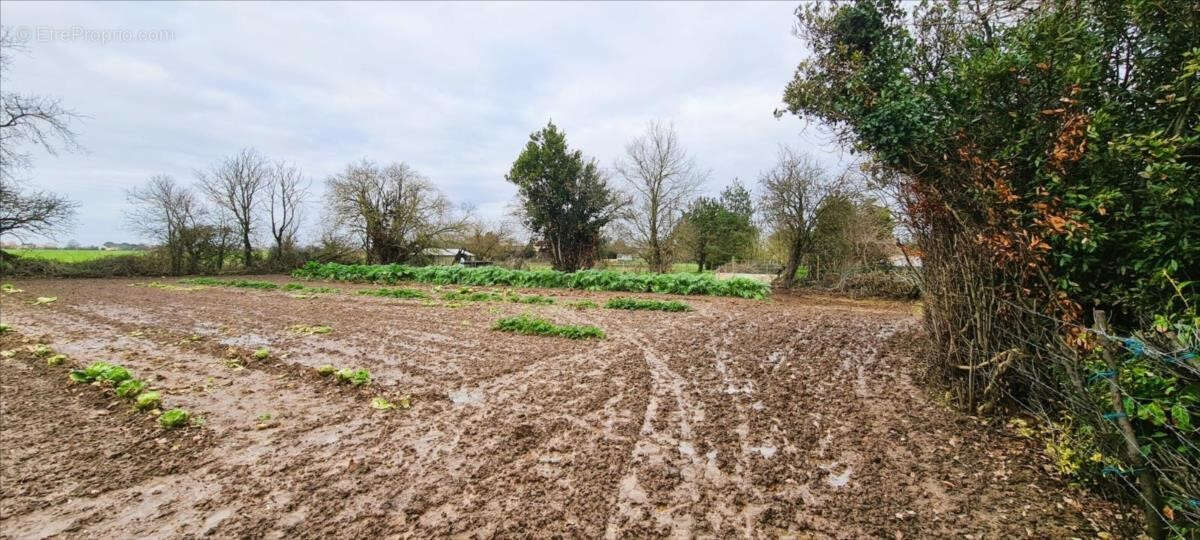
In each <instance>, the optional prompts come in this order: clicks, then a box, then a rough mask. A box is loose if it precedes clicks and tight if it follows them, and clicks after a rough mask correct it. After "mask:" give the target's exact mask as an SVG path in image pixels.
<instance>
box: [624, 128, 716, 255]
mask: <svg viewBox="0 0 1200 540" xmlns="http://www.w3.org/2000/svg"><path fill="white" fill-rule="evenodd" d="M614 168H615V169H616V171H617V174H619V175H620V176H621V177H622V178H624V179H625V183H626V184H628V185H629V189H630V190H631V192H632V193H631V195H632V198H633V204H631V205H630V206H629V207H628V208H627V210H626V212H625V216H624V217H625V219H624V221H625V223H626V224H627V226H628V227H629V229H630V231H631V232H632V233H633V235H634V236H635V239H636V240H637V241H638V243H640V244H641V245H642V250H643V252H644V254H645V255H644V256H645V258H646V263H647V264H648V265H649V266H650V269H651V270H654V271H656V272H665V271H667V270H669V269H670V267H671V263H672V260H673V257H674V253H673V252H674V249H673V244H674V240H675V232H676V229H678V227H679V224H680V222H681V221H682V217H683V212H684V210H686V208H687V204H688V202H689V200H690V199H691V198H692V196H694V195H695V194H696V192H697V191H698V190H699V188H700V185H701V184H702V183H704V180H705V179H707V177H708V172H707V171H701V170H699V168H698V167H697V166H696V163H695V161H694V160H693V159H692V158H691V156H689V155H688V153H687V151H686V150H684V148H683V146H682V145H681V144H680V143H679V137H678V135H677V134H676V133H675V128H674V126H671V125H670V124H665V125H664V124H662V123H660V122H651V123H650V125H649V126H648V127H647V128H646V133H645V134H643V135H642V136H640V137H638V138H636V139H634V140H633V141H632V142H630V143H629V144H628V145H627V146H626V147H625V156H624V158H622V159H619V160H618V161H617V163H616V165H615V167H614Z"/></svg>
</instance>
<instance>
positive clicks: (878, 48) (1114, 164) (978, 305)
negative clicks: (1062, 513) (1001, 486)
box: [784, 0, 1200, 537]
mask: <svg viewBox="0 0 1200 540" xmlns="http://www.w3.org/2000/svg"><path fill="white" fill-rule="evenodd" d="M1197 14H1198V12H1197V10H1196V3H1195V2H1194V1H1190V0H1162V1H1155V2H1149V1H1145V0H1114V1H1110V2H1044V3H1032V4H1025V5H1021V6H1020V7H1018V6H1017V5H1015V4H1014V5H1011V6H1010V5H1007V4H1005V3H1003V2H999V1H996V2H988V1H985V2H982V3H980V4H979V5H978V6H974V7H972V8H970V9H967V6H965V5H961V4H960V3H958V2H949V3H941V2H930V3H920V4H901V3H900V2H897V1H890V0H857V1H853V2H832V3H823V4H811V5H808V6H806V7H803V8H801V9H800V10H799V11H798V15H799V17H800V24H799V25H798V27H797V30H798V32H797V33H798V34H799V35H800V36H801V37H803V38H804V39H805V40H806V45H807V47H808V48H809V50H811V51H812V54H811V55H810V56H809V57H808V58H807V59H805V60H804V61H802V62H801V63H800V65H799V67H798V69H797V70H796V75H795V78H794V80H793V81H792V82H791V83H790V84H789V85H788V87H787V89H786V91H785V95H784V100H785V102H786V103H787V105H788V109H789V110H790V111H791V112H793V113H795V114H798V115H802V116H806V117H809V118H813V119H817V120H820V121H822V122H824V123H825V124H827V125H830V126H832V127H833V128H834V129H835V130H836V131H837V133H838V134H839V135H841V137H842V139H843V141H845V142H848V143H853V144H854V145H855V146H856V148H857V149H858V150H861V151H864V152H867V153H869V154H870V155H871V156H872V157H873V158H874V159H875V160H876V161H877V163H876V166H877V170H876V172H877V173H878V174H876V178H877V179H882V180H884V181H886V182H889V183H891V184H892V185H893V186H894V187H900V188H902V190H901V192H902V193H903V196H904V200H903V201H902V202H904V204H905V205H906V206H907V208H906V210H908V212H907V213H908V215H909V216H911V217H912V218H913V219H914V223H913V224H912V225H913V226H912V227H910V229H911V230H912V231H913V232H914V235H915V239H916V240H917V242H918V244H919V247H920V248H921V250H922V251H923V268H922V272H921V276H922V280H923V281H922V284H923V287H924V289H925V291H924V292H925V298H926V304H925V306H924V308H925V313H926V323H927V324H926V326H927V328H928V329H929V330H930V334H931V338H932V339H931V344H932V345H933V348H934V350H933V351H931V353H930V355H929V357H930V358H932V359H936V360H935V361H936V362H937V363H936V364H935V365H936V367H937V368H938V369H939V370H940V371H941V373H942V376H943V377H944V378H945V379H947V380H948V381H950V382H952V383H955V384H954V386H953V388H955V389H958V390H959V391H960V392H961V395H963V396H965V398H964V399H963V401H964V402H965V404H967V405H968V406H970V407H972V408H974V406H975V405H977V404H978V403H977V400H978V399H979V396H978V395H977V394H976V393H975V392H976V391H977V386H976V385H978V383H979V381H980V380H989V379H990V380H991V381H992V383H991V384H989V386H993V385H994V386H995V387H1002V388H1005V390H1004V392H1005V393H1006V394H1007V395H1008V396H1009V397H1012V398H1013V399H1016V400H1018V401H1022V402H1028V403H1022V404H1023V405H1025V406H1026V408H1028V409H1034V410H1040V411H1050V413H1051V414H1055V415H1058V414H1062V415H1069V417H1070V418H1072V419H1073V420H1072V423H1073V429H1076V430H1079V431H1086V432H1087V433H1088V434H1089V438H1090V439H1093V440H1095V441H1096V442H1097V444H1098V445H1099V446H1100V447H1101V449H1102V450H1103V453H1104V454H1105V456H1104V458H1105V459H1112V460H1118V461H1124V463H1122V467H1123V468H1124V470H1126V471H1130V470H1136V471H1138V473H1139V474H1138V475H1137V476H1138V478H1137V483H1138V484H1139V485H1140V486H1142V487H1146V486H1147V485H1150V484H1153V483H1154V482H1153V481H1146V480H1145V478H1146V476H1143V473H1144V474H1149V475H1151V476H1150V478H1151V479H1153V477H1154V476H1157V477H1158V481H1157V484H1158V486H1159V487H1160V488H1161V490H1162V493H1163V495H1164V497H1163V501H1161V503H1162V505H1165V506H1168V507H1170V508H1171V509H1173V510H1171V511H1170V512H1166V513H1171V514H1173V515H1174V518H1173V519H1172V520H1171V521H1170V522H1164V523H1163V525H1166V526H1168V527H1170V528H1171V529H1172V533H1174V534H1178V535H1181V536H1184V537H1187V536H1189V535H1194V534H1195V531H1196V530H1198V529H1197V527H1198V526H1200V510H1198V509H1197V508H1196V507H1195V506H1194V505H1193V501H1195V500H1200V496H1198V494H1197V493H1196V489H1197V487H1196V486H1200V475H1197V474H1196V471H1200V455H1198V454H1197V453H1196V450H1195V449H1196V448H1197V447H1198V446H1200V437H1198V436H1197V432H1196V431H1195V429H1194V426H1193V425H1192V419H1193V418H1195V417H1196V415H1197V414H1200V403H1198V401H1200V398H1198V396H1200V391H1198V390H1197V389H1198V388H1200V379H1197V375H1196V373H1197V371H1196V368H1195V364H1190V365H1188V364H1185V363H1183V362H1180V361H1179V360H1178V359H1173V357H1164V356H1162V355H1160V357H1159V358H1157V359H1154V360H1153V361H1149V360H1147V358H1145V357H1144V356H1142V355H1140V354H1138V353H1135V352H1133V351H1130V352H1129V354H1124V355H1123V356H1124V357H1123V358H1122V359H1120V360H1119V361H1115V362H1113V363H1111V364H1110V363H1109V362H1107V361H1106V360H1099V359H1096V358H1093V357H1094V356H1096V352H1095V351H1096V350H1097V348H1098V345H1097V343H1096V336H1095V335H1094V334H1092V335H1089V334H1088V333H1087V332H1085V331H1081V330H1083V329H1086V328H1088V327H1090V326H1092V325H1093V324H1094V323H1095V321H1093V320H1092V318H1093V316H1094V315H1093V314H1094V313H1095V311H1093V309H1096V308H1099V309H1103V310H1106V311H1107V312H1108V314H1109V315H1110V316H1111V323H1112V324H1111V327H1110V328H1109V329H1108V330H1107V332H1106V333H1108V334H1119V335H1139V336H1149V337H1147V339H1149V340H1152V341H1159V342H1161V343H1162V344H1163V345H1162V348H1163V350H1166V351H1172V350H1179V351H1187V352H1188V353H1190V354H1195V350H1196V344H1195V339H1196V335H1197V334H1196V327H1197V326H1200V317H1197V315H1196V309H1197V306H1200V287H1198V286H1197V281H1198V280H1200V160H1198V159H1197V156H1200V77H1198V75H1200V46H1198V43H1200V42H1198V41H1197V38H1196V36H1197V35H1200V17H1197ZM1151 321H1154V322H1153V323H1151ZM1151 327H1153V330H1148V329H1149V328H1151ZM1005 351H1015V352H1018V353H1020V354H1019V355H1018V356H1017V357H1016V359H1015V360H1012V361H1011V362H1010V361H1007V360H1006V361H1005V362H1003V363H1001V362H999V360H998V359H999V358H1002V356H998V354H1000V353H1002V352H1005ZM1114 354H1115V353H1114ZM992 361H996V365H997V366H1000V365H1003V367H1002V368H1001V367H996V368H995V370H994V371H992V368H991V367H984V368H983V369H984V371H982V372H981V371H977V370H975V369H971V370H961V369H958V368H957V367H956V366H962V365H969V366H976V365H978V366H988V364H989V363H990V362H992ZM1089 364H1090V365H1089ZM1113 366H1115V368H1114V367H1113ZM1114 372H1115V373H1114ZM1089 373H1109V374H1110V375H1106V377H1107V376H1113V377H1115V380H1116V381H1117V382H1118V389H1119V392H1118V393H1119V394H1120V395H1122V396H1124V397H1125V398H1127V400H1126V403H1125V404H1124V407H1122V408H1123V409H1125V410H1124V411H1123V412H1122V411H1115V413H1119V414H1121V415H1127V417H1128V418H1129V423H1130V425H1131V429H1132V431H1133V432H1134V434H1135V436H1136V437H1137V441H1136V442H1137V446H1140V447H1141V448H1140V450H1141V452H1140V455H1139V453H1138V452H1133V453H1132V455H1131V453H1128V452H1126V447H1125V443H1126V441H1125V435H1124V433H1123V432H1122V431H1121V430H1117V429H1115V426H1116V424H1117V422H1114V421H1110V420H1107V419H1103V416H1102V415H1103V414H1104V413H1114V411H1112V409H1113V408H1114V407H1113V405H1112V403H1111V402H1110V399H1111V392H1112V391H1113V390H1112V386H1110V385H1109V384H1107V381H1105V384H1091V385H1090V388H1089V389H1086V391H1085V389H1084V388H1083V384H1082V383H1081V379H1084V378H1085V377H1086V376H1087V375H1088V374H1089ZM1030 403H1031V404H1033V405H1032V406H1029V404H1030ZM1118 418H1120V417H1118ZM1051 420H1054V418H1051ZM1185 425H1186V426H1189V427H1190V428H1191V429H1187V428H1184V426H1185ZM1144 460H1149V461H1150V463H1149V464H1148V466H1147V464H1144V463H1143V461H1144ZM1094 480H1097V481H1099V480H1101V479H1094ZM1127 485H1129V483H1127ZM1151 495H1153V494H1151ZM1135 496H1136V497H1138V499H1139V500H1140V499H1141V498H1143V497H1145V492H1143V493H1139V494H1137V495H1135ZM1150 506H1157V507H1156V508H1149V510H1148V511H1147V512H1146V515H1147V516H1149V519H1148V522H1149V523H1151V525H1152V526H1153V525H1154V524H1157V523H1159V519H1158V517H1157V515H1159V514H1160V513H1163V512H1165V511H1163V510H1162V506H1159V505H1158V503H1151V505H1150ZM1151 533H1152V536H1153V535H1154V531H1153V530H1152V531H1151Z"/></svg>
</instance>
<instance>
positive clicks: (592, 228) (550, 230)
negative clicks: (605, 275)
mask: <svg viewBox="0 0 1200 540" xmlns="http://www.w3.org/2000/svg"><path fill="white" fill-rule="evenodd" d="M505 178H506V179H507V180H508V181H509V182H512V183H513V184H515V185H516V186H517V189H518V198H519V203H520V205H521V210H522V212H523V217H524V220H525V225H526V226H527V227H529V229H530V230H532V231H533V232H534V234H536V235H537V236H539V237H540V238H541V239H542V240H543V241H544V243H545V246H546V247H545V249H546V250H547V251H548V253H549V255H550V257H551V260H553V261H554V268H555V269H557V270H563V271H567V272H572V271H575V270H578V269H580V268H589V267H591V266H592V262H593V261H594V259H595V252H596V249H597V248H598V247H599V244H600V230H601V229H602V228H604V226H605V225H607V224H608V223H609V222H611V221H612V220H613V219H615V218H616V217H617V211H618V210H619V208H620V206H621V202H620V200H619V198H618V196H617V193H616V192H615V191H613V190H612V189H610V188H609V186H608V182H607V181H606V180H605V179H604V175H603V174H602V173H601V172H600V170H599V167H597V166H596V162H595V160H585V159H584V157H583V153H582V152H580V151H579V150H574V151H572V150H570V149H569V148H568V147H567V138H566V135H565V134H563V133H562V132H561V131H559V130H558V128H557V127H556V126H555V125H554V124H553V123H548V124H546V127H545V128H543V129H542V130H540V131H537V132H535V133H533V134H532V135H530V136H529V143H527V144H526V145H525V149H524V150H522V151H521V154H520V155H519V156H517V160H516V161H515V162H513V166H512V170H510V171H509V173H508V175H507V176H505Z"/></svg>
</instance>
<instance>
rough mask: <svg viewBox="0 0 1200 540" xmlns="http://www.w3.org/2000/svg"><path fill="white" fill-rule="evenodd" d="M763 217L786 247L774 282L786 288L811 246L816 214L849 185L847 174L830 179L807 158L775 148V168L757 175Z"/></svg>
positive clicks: (785, 149)
mask: <svg viewBox="0 0 1200 540" xmlns="http://www.w3.org/2000/svg"><path fill="white" fill-rule="evenodd" d="M758 182H759V185H760V186H761V188H762V196H761V197H762V198H761V201H760V204H761V206H762V210H763V215H764V217H765V218H766V220H767V222H768V223H769V224H770V225H771V226H773V227H774V228H775V231H776V234H778V235H780V237H781V238H782V239H783V240H784V241H785V242H786V244H787V263H786V264H785V265H784V268H783V272H782V273H781V274H780V275H779V278H778V281H779V283H780V285H782V286H784V287H790V286H791V285H792V283H793V282H794V281H795V279H796V270H797V269H798V268H799V267H800V261H801V260H802V259H803V258H804V256H805V255H806V254H808V253H809V252H810V251H811V250H812V247H813V236H814V235H813V231H814V230H815V228H816V225H817V211H818V210H819V209H820V208H821V207H822V205H823V204H824V203H825V200H826V199H827V198H829V197H830V196H833V195H837V194H842V193H845V192H846V191H847V190H848V188H849V187H850V186H851V185H852V182H851V176H850V175H849V174H841V175H839V176H837V177H830V176H828V175H827V174H825V171H824V170H823V169H822V168H821V167H820V165H818V164H817V163H816V161H814V160H813V159H812V158H811V157H810V156H808V155H806V154H803V153H800V152H797V151H795V150H793V149H791V148H788V147H787V146H782V145H781V146H780V147H779V157H778V158H777V162H776V163H775V166H774V167H773V168H772V169H770V170H768V171H765V172H763V173H762V174H761V175H759V179H758Z"/></svg>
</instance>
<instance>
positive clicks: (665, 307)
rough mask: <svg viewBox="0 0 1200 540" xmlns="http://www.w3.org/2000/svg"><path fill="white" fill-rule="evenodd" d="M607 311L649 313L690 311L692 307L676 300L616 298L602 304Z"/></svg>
mask: <svg viewBox="0 0 1200 540" xmlns="http://www.w3.org/2000/svg"><path fill="white" fill-rule="evenodd" d="M604 307H606V308H609V309H632V310H650V311H691V310H692V307H691V306H689V305H687V304H685V303H683V302H680V301H678V300H669V301H663V300H652V299H648V298H625V297H620V296H618V297H616V298H613V299H610V300H609V301H608V302H605V303H604Z"/></svg>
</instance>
